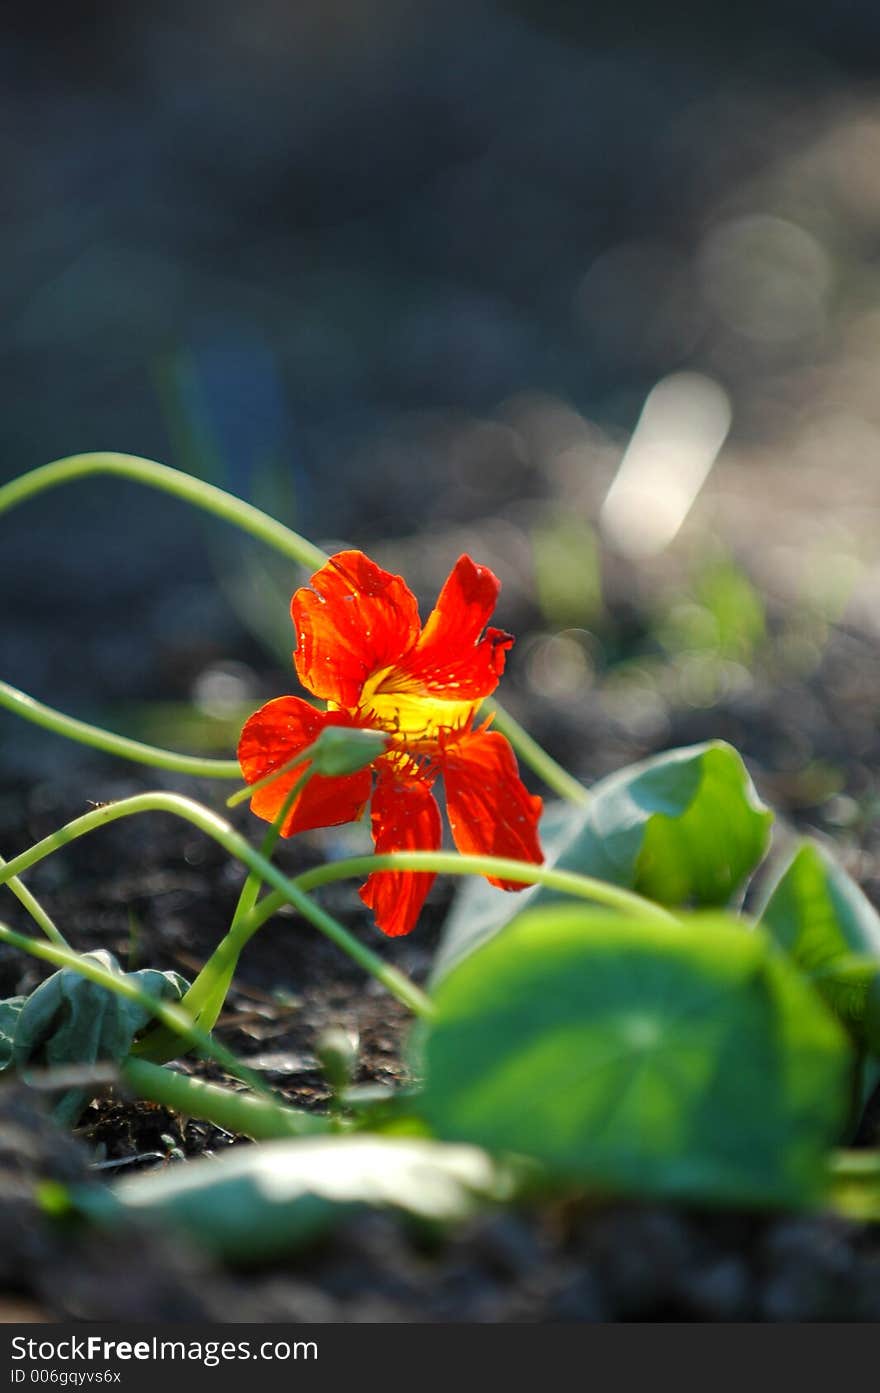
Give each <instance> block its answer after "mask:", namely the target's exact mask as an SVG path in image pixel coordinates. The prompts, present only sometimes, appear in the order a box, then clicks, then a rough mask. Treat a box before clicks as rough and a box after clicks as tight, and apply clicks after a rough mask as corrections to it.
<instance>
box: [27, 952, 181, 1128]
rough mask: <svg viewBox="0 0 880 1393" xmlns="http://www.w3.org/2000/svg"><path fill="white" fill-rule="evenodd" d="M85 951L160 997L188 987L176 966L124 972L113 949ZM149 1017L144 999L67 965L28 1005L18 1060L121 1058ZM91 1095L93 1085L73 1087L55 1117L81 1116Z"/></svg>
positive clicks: (48, 1062) (176, 995)
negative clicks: (129, 995) (119, 991)
mask: <svg viewBox="0 0 880 1393" xmlns="http://www.w3.org/2000/svg"><path fill="white" fill-rule="evenodd" d="M84 956H85V957H87V958H91V959H93V960H94V961H95V962H97V963H98V964H100V966H101V967H103V968H105V969H106V970H107V971H109V972H112V973H114V974H115V975H116V976H118V977H123V976H124V977H126V978H127V980H128V981H129V982H132V983H133V984H134V985H135V986H136V987H138V988H139V989H140V990H141V991H143V992H147V993H149V995H150V996H152V997H155V998H156V999H157V1000H159V1001H179V1000H180V999H181V997H182V996H183V995H184V993H185V992H186V991H187V989H188V984H187V983H186V982H185V981H184V979H183V978H182V977H181V976H179V974H178V973H176V972H159V971H157V970H156V969H154V968H143V969H142V970H141V971H140V972H130V973H123V971H122V969H121V968H120V966H119V964H118V962H117V961H116V959H115V958H114V957H113V954H112V953H107V952H105V951H104V950H103V949H99V950H97V951H96V952H94V953H86V954H84ZM149 1019H150V1013H149V1011H148V1010H147V1009H146V1007H144V1006H142V1005H141V1004H140V1003H139V1002H137V1001H131V1000H129V999H128V998H127V997H124V996H119V995H118V994H117V993H116V992H111V991H108V989H107V988H106V987H102V986H100V985H99V984H98V983H97V982H92V981H90V980H89V979H88V978H87V977H82V976H81V975H80V974H79V973H78V972H75V971H74V970H73V968H67V967H65V968H62V969H61V970H60V971H58V972H53V974H52V976H51V977H47V978H46V981H45V982H41V983H40V985H39V986H38V987H37V989H36V991H34V992H32V993H31V995H30V996H29V997H28V998H27V1000H26V1001H25V1003H24V1005H23V1006H22V1008H21V1011H20V1012H19V1015H18V1019H17V1022H16V1026H15V1035H14V1038H13V1042H12V1063H13V1064H14V1065H15V1067H16V1069H19V1070H22V1069H25V1068H26V1067H27V1066H28V1065H34V1064H36V1065H39V1066H41V1067H44V1068H51V1067H53V1066H56V1065H65V1064H94V1063H96V1062H97V1061H99V1060H102V1061H111V1062H113V1063H116V1062H118V1061H119V1060H120V1059H124V1058H125V1056H126V1055H127V1054H128V1052H129V1050H130V1049H131V1042H132V1040H133V1039H134V1036H135V1035H136V1034H137V1032H138V1031H139V1030H141V1029H142V1028H143V1027H144V1026H145V1025H146V1023H147V1021H148V1020H149ZM88 1099H89V1093H88V1090H86V1089H81V1088H76V1089H69V1090H68V1091H67V1092H66V1093H65V1094H64V1095H63V1096H62V1097H61V1099H60V1101H59V1102H58V1103H57V1104H56V1105H55V1108H54V1115H55V1117H56V1118H57V1119H58V1121H60V1122H66V1123H74V1122H76V1120H77V1118H78V1116H79V1114H80V1113H81V1112H82V1110H83V1108H84V1106H85V1104H86V1103H87V1102H88Z"/></svg>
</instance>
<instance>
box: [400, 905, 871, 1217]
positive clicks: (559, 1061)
mask: <svg viewBox="0 0 880 1393" xmlns="http://www.w3.org/2000/svg"><path fill="white" fill-rule="evenodd" d="M435 1001H436V1007H437V1016H436V1019H435V1020H434V1021H433V1022H432V1023H431V1025H430V1026H429V1028H428V1031H427V1035H426V1038H425V1041H424V1056H425V1068H426V1074H427V1086H426V1092H425V1094H424V1097H423V1100H422V1104H421V1107H422V1111H423V1113H424V1115H425V1117H426V1119H427V1121H428V1123H429V1125H431V1126H432V1128H433V1129H434V1131H435V1133H436V1135H438V1136H441V1137H444V1138H446V1139H450V1140H461V1141H470V1142H474V1143H477V1144H478V1145H482V1146H485V1147H488V1148H489V1149H490V1150H494V1151H500V1152H517V1153H522V1154H524V1155H527V1156H531V1157H534V1158H536V1159H537V1160H539V1161H541V1162H543V1163H544V1164H545V1165H547V1166H549V1167H550V1168H552V1169H553V1170H554V1171H555V1172H557V1173H559V1174H561V1175H563V1176H570V1177H575V1178H578V1179H580V1180H585V1181H588V1182H591V1183H592V1184H594V1185H596V1186H598V1187H602V1188H607V1189H611V1190H616V1191H629V1192H635V1193H641V1194H646V1195H675V1196H684V1197H689V1198H693V1199H703V1200H712V1201H724V1202H734V1201H736V1202H756V1203H767V1204H775V1203H795V1204H797V1203H802V1202H805V1201H807V1200H809V1199H810V1198H811V1197H812V1196H813V1195H814V1194H815V1193H816V1192H817V1189H818V1187H819V1186H820V1185H821V1180H822V1166H823V1158H824V1155H825V1153H826V1150H827V1148H828V1147H829V1146H831V1145H833V1144H834V1143H835V1142H836V1140H837V1139H838V1137H839V1134H840V1130H841V1128H842V1126H843V1124H844V1121H845V1117H846V1111H847V1103H848V1098H849V1091H850V1088H851V1075H852V1068H853V1058H852V1052H851V1049H850V1046H849V1044H848V1041H847V1038H846V1036H845V1034H844V1033H843V1031H842V1030H841V1029H840V1027H839V1026H838V1025H837V1023H836V1021H835V1020H834V1018H833V1017H832V1016H831V1014H830V1013H829V1011H828V1010H827V1008H826V1007H825V1005H824V1003H823V1002H822V1000H821V998H820V997H819V996H818V994H817V993H816V992H815V991H814V990H813V988H812V987H811V986H810V985H809V983H807V982H806V981H805V980H804V979H803V978H802V977H801V976H800V975H799V974H798V973H797V971H796V969H794V968H793V967H792V966H791V965H790V964H789V962H788V961H787V959H786V958H785V957H784V955H782V954H781V953H779V952H778V951H776V950H775V949H774V948H773V947H772V945H770V944H769V942H768V940H766V939H765V937H764V936H763V934H762V933H760V932H759V931H752V930H746V929H745V928H743V927H742V926H740V925H737V924H736V923H735V922H733V921H730V920H726V919H724V918H723V917H722V916H720V915H701V916H696V917H694V918H692V919H690V920H688V921H686V922H684V923H681V924H679V925H669V926H666V925H662V924H660V925H658V924H654V923H648V922H641V921H637V920H629V919H625V918H623V917H622V916H613V915H609V914H605V913H591V912H589V911H585V910H584V909H583V908H581V907H579V906H564V907H563V906H560V907H555V908H547V909H545V910H532V911H530V912H528V913H526V914H524V915H523V916H522V917H521V918H520V919H518V920H516V921H514V923H512V924H510V925H509V926H508V928H507V929H506V931H505V933H504V934H501V935H499V936H498V937H496V938H495V939H493V940H492V941H491V942H489V943H488V944H486V945H485V946H484V947H483V948H481V949H479V950H478V951H477V952H475V953H474V954H472V955H471V956H470V957H468V958H466V959H465V960H464V961H463V962H461V963H460V964H459V965H458V966H457V967H456V968H455V969H453V971H452V972H451V973H450V974H449V976H448V977H446V978H445V979H444V980H443V982H442V983H441V984H440V986H439V988H438V989H437V993H436V997H435Z"/></svg>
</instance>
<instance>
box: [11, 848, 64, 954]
mask: <svg viewBox="0 0 880 1393" xmlns="http://www.w3.org/2000/svg"><path fill="white" fill-rule="evenodd" d="M5 865H6V862H5V861H4V859H3V857H2V856H0V871H2V870H3V868H4V866H5ZM6 884H7V886H8V887H9V889H10V890H11V891H12V893H13V895H14V896H15V898H16V899H17V900H18V902H19V904H20V905H21V906H22V907H23V908H24V909H26V910H27V912H28V914H29V915H30V916H31V918H32V919H33V921H34V923H35V924H36V925H37V926H38V927H39V928H40V929H42V931H43V933H44V934H45V935H46V937H47V938H48V939H49V940H50V942H52V943H55V944H57V946H58V947H59V948H70V944H69V943H68V942H67V939H66V938H65V937H64V934H63V933H62V932H61V930H60V929H59V928H58V927H57V926H56V925H55V923H54V922H53V920H52V919H51V918H50V917H49V915H48V914H47V913H46V911H45V909H44V908H43V906H42V905H41V904H40V902H39V900H38V899H37V898H36V896H35V895H32V894H31V892H30V890H29V889H28V888H27V886H26V885H23V884H22V882H21V881H20V880H19V878H18V876H17V875H14V876H12V878H11V879H10V880H7V882H6Z"/></svg>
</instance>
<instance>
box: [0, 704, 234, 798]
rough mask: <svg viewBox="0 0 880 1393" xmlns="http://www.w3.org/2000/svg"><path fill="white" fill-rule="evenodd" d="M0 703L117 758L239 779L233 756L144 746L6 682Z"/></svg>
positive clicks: (180, 771) (201, 775) (199, 775)
mask: <svg viewBox="0 0 880 1393" xmlns="http://www.w3.org/2000/svg"><path fill="white" fill-rule="evenodd" d="M0 706H5V707H6V709H7V711H12V712H14V714H15V715H16V716H23V717H24V718H25V720H26V721H32V722H33V723H34V725H38V726H42V727H43V729H44V730H51V731H52V732H53V733H54V734H55V735H63V736H65V737H66V738H67V739H68V740H76V741H78V742H79V744H81V745H91V746H92V747H93V749H96V750H105V751H106V753H107V754H110V755H118V756H119V758H120V759H131V760H134V761H135V763H137V764H149V765H152V766H153V768H155V769H173V770H174V771H175V773H177V774H191V775H192V776H193V777H194V778H203V779H240V778H241V767H240V765H239V763H238V761H237V760H235V759H202V758H201V757H200V756H198V755H180V754H177V753H176V752H175V751H174V750H162V749H160V748H159V747H158V746H157V745H145V744H144V743H143V742H142V741H141V740H129V739H128V737H127V736H125V735H114V734H113V733H112V731H109V730H103V729H102V728H101V726H93V725H89V723H88V722H87V721H79V720H77V719H76V717H74V716H65V715H64V714H63V713H62V712H61V711H56V710H55V709H54V708H53V707H51V706H44V705H43V703H42V702H40V701H36V700H35V699H34V698H33V697H31V696H28V695H27V693H26V692H20V691H19V690H18V688H17V687H12V686H10V684H9V683H8V682H0Z"/></svg>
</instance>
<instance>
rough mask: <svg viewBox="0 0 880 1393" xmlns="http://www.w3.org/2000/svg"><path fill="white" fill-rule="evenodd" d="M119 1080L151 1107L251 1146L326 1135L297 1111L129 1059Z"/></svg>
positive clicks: (324, 1123)
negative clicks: (240, 1138) (219, 1130)
mask: <svg viewBox="0 0 880 1393" xmlns="http://www.w3.org/2000/svg"><path fill="white" fill-rule="evenodd" d="M120 1074H121V1076H122V1080H123V1082H124V1083H125V1084H127V1085H128V1087H129V1088H130V1089H131V1090H132V1092H133V1093H136V1094H137V1095H138V1097H140V1098H146V1099H147V1101H148V1102H150V1103H160V1104H161V1105H162V1106H163V1107H166V1108H172V1109H173V1110H174V1111H175V1112H179V1113H184V1114H185V1116H187V1117H196V1118H201V1119H203V1120H204V1121H206V1122H213V1123H214V1124H215V1125H216V1126H217V1127H223V1128H224V1129H225V1130H226V1131H227V1132H236V1133H242V1134H243V1135H244V1136H246V1137H253V1139H254V1141H273V1140H275V1139H276V1138H279V1137H306V1136H314V1135H315V1134H316V1133H323V1132H328V1131H329V1130H330V1127H331V1124H330V1122H329V1121H328V1120H327V1119H326V1118H323V1117H316V1116H315V1115H314V1114H313V1113H308V1112H304V1111H302V1109H300V1108H291V1107H286V1106H284V1105H283V1104H281V1103H276V1102H273V1101H271V1100H269V1099H266V1098H257V1097H255V1096H254V1094H252V1093H236V1092H233V1090H232V1089H229V1088H221V1087H220V1086H219V1085H218V1084H215V1083H206V1082H205V1081H204V1080H203V1079H194V1078H190V1077H189V1076H188V1075H187V1074H178V1073H176V1072H175V1071H174V1070H173V1069H164V1068H161V1067H160V1066H159V1065H158V1064H150V1063H149V1062H148V1061H147V1060H146V1059H133V1058H132V1057H131V1056H129V1058H128V1059H126V1060H123V1062H122V1065H121V1066H120Z"/></svg>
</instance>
